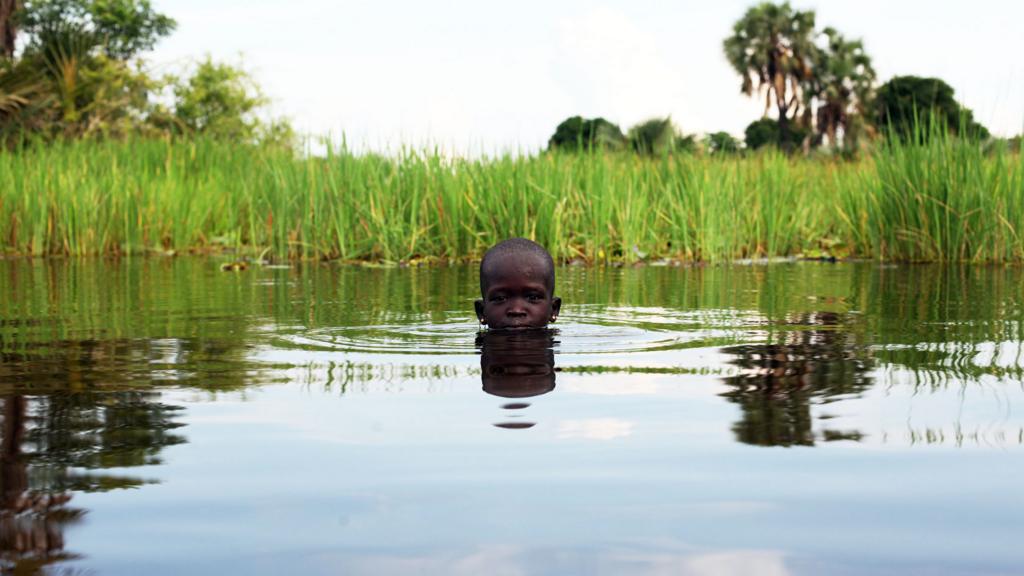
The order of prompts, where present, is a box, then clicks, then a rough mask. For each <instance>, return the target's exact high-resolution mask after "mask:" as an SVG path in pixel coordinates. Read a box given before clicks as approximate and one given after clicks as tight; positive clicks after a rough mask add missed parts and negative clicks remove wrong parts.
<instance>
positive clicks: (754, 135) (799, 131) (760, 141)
mask: <svg viewBox="0 0 1024 576" xmlns="http://www.w3.org/2000/svg"><path fill="white" fill-rule="evenodd" d="M807 135H808V131H807V130H806V129H805V128H800V127H794V126H791V127H790V128H789V130H787V131H786V132H783V131H782V128H781V127H780V126H779V121H778V120H775V119H774V118H761V119H760V120H755V121H753V122H751V123H750V124H748V125H747V128H746V130H744V132H743V141H744V142H745V143H746V145H747V150H757V149H758V148H763V147H765V146H774V147H776V148H778V149H780V150H793V149H796V148H797V147H799V146H800V143H801V142H803V140H804V139H805V138H806V137H807Z"/></svg>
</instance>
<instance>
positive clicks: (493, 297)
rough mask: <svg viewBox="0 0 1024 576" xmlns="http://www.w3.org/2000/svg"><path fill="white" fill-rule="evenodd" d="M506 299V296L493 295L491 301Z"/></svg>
mask: <svg viewBox="0 0 1024 576" xmlns="http://www.w3.org/2000/svg"><path fill="white" fill-rule="evenodd" d="M504 301H505V297H504V296H491V302H496V303H499V304H500V303H501V302H504Z"/></svg>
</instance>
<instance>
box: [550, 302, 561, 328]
mask: <svg viewBox="0 0 1024 576" xmlns="http://www.w3.org/2000/svg"><path fill="white" fill-rule="evenodd" d="M561 309H562V299H561V298H559V297H558V296H555V297H554V298H552V299H551V321H552V322H554V321H555V320H558V312H559V311H560V310H561Z"/></svg>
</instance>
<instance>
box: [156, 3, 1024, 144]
mask: <svg viewBox="0 0 1024 576" xmlns="http://www.w3.org/2000/svg"><path fill="white" fill-rule="evenodd" d="M153 4H154V6H155V7H156V8H157V10H159V11H161V12H164V13H166V14H168V15H170V16H171V17H173V18H175V19H176V20H177V21H178V29H177V30H176V31H175V32H174V33H173V34H172V35H171V36H170V37H168V38H166V39H164V40H162V41H161V42H160V43H159V44H158V45H157V47H156V49H155V50H154V52H153V53H152V54H151V55H150V57H149V60H150V61H151V63H152V64H153V66H154V67H155V69H156V70H157V71H158V72H178V73H180V72H182V71H184V70H187V69H188V66H189V65H191V64H194V63H195V62H196V61H197V60H200V59H202V58H203V57H205V56H206V55H210V56H211V57H212V58H214V59H215V60H223V61H227V62H231V63H235V64H239V63H240V64H242V65H243V66H244V67H245V68H246V69H247V70H249V71H250V72H251V73H252V75H253V76H254V77H255V79H256V81H257V82H258V83H259V85H260V86H261V87H262V88H263V91H264V92H265V93H266V95H267V96H269V97H270V98H271V99H272V104H271V108H270V113H271V114H273V115H276V116H285V117H288V118H289V119H291V121H292V122H293V124H294V125H295V126H296V128H298V129H299V130H300V131H302V132H305V133H311V134H315V135H319V136H324V135H326V136H331V137H332V138H335V139H339V140H340V139H341V138H342V137H344V138H345V140H346V142H347V143H348V144H349V146H350V147H352V148H354V149H372V150H383V149H394V148H397V147H401V146H403V145H407V146H414V147H423V146H437V147H440V148H442V149H445V150H451V151H453V152H461V153H485V154H490V153H503V152H513V153H514V152H531V151H534V150H537V149H540V148H542V147H543V146H545V145H546V143H547V140H548V138H549V137H550V136H551V134H552V133H553V132H554V129H555V127H556V126H557V125H558V123H559V122H561V121H562V120H564V119H565V118H567V117H569V116H573V115H582V116H586V117H593V116H602V117H605V118H607V119H609V120H611V121H613V122H615V123H617V124H619V125H620V126H621V127H622V128H623V130H626V129H628V127H629V126H631V125H633V124H635V123H637V122H641V121H643V120H646V119H648V118H652V117H664V116H667V115H669V116H671V118H672V120H673V122H674V123H675V124H676V125H677V126H678V127H679V128H680V129H681V130H682V131H683V132H685V133H708V132H715V131H719V130H725V131H728V132H731V133H733V134H734V135H737V136H741V135H742V133H743V129H744V128H745V127H746V125H747V124H749V123H750V122H751V121H753V120H755V119H757V118H759V117H760V116H761V114H762V113H763V106H764V105H763V100H762V99H758V98H749V97H747V96H744V95H742V94H740V90H739V89H740V76H739V75H738V74H737V73H736V72H735V71H734V70H733V69H732V68H731V67H730V65H729V64H728V62H727V61H726V60H725V57H724V55H723V53H722V41H723V39H724V38H725V37H726V36H728V35H729V34H730V32H731V28H732V25H733V23H734V22H735V21H736V20H738V19H739V18H740V17H742V15H743V13H744V12H745V11H746V9H747V8H749V7H750V6H751V5H752V4H754V1H753V0H715V1H711V0H705V1H693V0H677V1H674V2H669V1H656V0H630V1H607V2H584V1H579V0H559V1H551V0H548V1H535V0H520V1H518V2H486V1H481V0H475V1H470V0H433V1H431V2H423V1H401V0H372V1H364V0H348V1H343V2H332V1H328V0H290V1H288V2H281V1H280V0H275V1H270V0H155V1H154V2H153ZM792 4H793V5H794V7H796V8H798V9H801V10H806V9H813V10H815V11H816V12H817V23H818V27H819V28H822V27H824V26H832V27H834V28H837V29H838V30H839V31H840V32H842V33H843V34H845V35H846V36H847V37H848V38H861V39H863V41H864V43H865V47H866V49H867V51H868V53H869V54H870V55H871V56H872V58H873V60H874V65H875V69H876V71H877V73H878V77H879V80H880V81H885V80H887V79H889V78H891V77H892V76H894V75H901V74H916V75H920V76H937V77H940V78H942V79H944V80H945V81H946V82H948V83H949V84H950V85H951V86H953V88H954V89H955V91H956V96H957V99H958V100H960V101H961V102H963V103H964V104H965V105H967V106H968V107H969V108H971V109H973V110H974V113H975V117H976V118H977V119H979V120H980V121H981V122H982V123H983V124H985V125H986V126H987V127H988V128H989V129H990V130H992V131H993V133H995V134H996V135H1000V136H1010V135H1014V134H1019V133H1020V132H1021V131H1022V128H1024V58H1022V56H1024V33H1022V32H1021V31H1020V29H1019V23H1020V22H1022V21H1024V2H1020V1H1019V0H973V1H970V2H968V1H965V0H818V1H801V0H794V1H793V2H792Z"/></svg>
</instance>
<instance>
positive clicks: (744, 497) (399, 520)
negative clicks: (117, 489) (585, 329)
mask: <svg viewBox="0 0 1024 576" xmlns="http://www.w3.org/2000/svg"><path fill="white" fill-rule="evenodd" d="M563 376H564V377H565V378H566V380H567V381H568V382H567V383H566V386H565V387H564V388H562V387H560V388H559V389H558V390H556V391H555V392H553V393H552V394H550V395H546V396H543V397H540V398H538V399H534V401H533V403H532V405H531V406H530V407H529V408H528V409H527V410H528V411H533V412H534V413H533V415H532V416H533V417H535V418H536V420H537V421H538V424H537V426H535V427H533V428H530V429H528V430H515V431H509V430H502V429H497V428H494V427H493V426H490V423H491V418H492V417H493V416H494V414H495V413H496V412H497V410H498V408H499V406H498V404H497V400H499V399H496V398H493V397H489V396H487V395H484V394H482V393H481V392H480V391H479V388H478V386H477V384H476V382H475V381H474V380H473V379H471V378H457V379H455V381H453V382H452V383H451V386H450V387H449V388H446V390H445V392H444V393H443V394H438V393H437V392H436V391H431V390H428V389H426V388H425V387H422V386H413V387H410V388H408V389H405V390H404V391H403V392H402V393H400V394H394V393H392V392H385V391H367V392H366V393H361V394H354V395H346V396H338V395H328V394H324V393H322V392H319V391H307V392H306V393H304V394H298V395H297V394H295V391H294V390H293V389H292V387H290V386H287V385H275V386H266V387H262V388H260V389H258V390H250V391H247V392H245V393H244V394H243V393H232V394H228V395H224V396H221V397H220V398H219V399H218V401H217V402H205V401H203V402H200V403H195V401H196V399H197V398H196V397H195V395H194V394H193V393H191V392H187V391H183V392H179V393H173V394H167V395H166V396H167V398H165V401H167V402H171V403H181V404H186V405H188V406H189V410H188V412H187V417H186V418H185V421H186V422H187V424H188V426H187V428H186V429H187V431H188V433H189V437H190V439H191V440H192V443H191V444H189V445H187V446H180V447H174V448H170V449H168V450H167V451H166V457H167V459H168V461H169V462H171V463H172V464H173V465H172V466H169V467H166V468H163V469H161V468H157V469H154V472H158V473H159V474H160V476H161V480H162V482H161V484H159V485H156V486H149V487H146V489H144V490H138V491H135V492H133V493H131V494H99V495H92V494H86V495H81V496H80V497H78V498H77V504H78V505H79V506H86V507H88V508H89V509H91V510H92V511H91V512H90V515H89V524H88V525H87V527H86V528H87V529H76V530H74V531H72V533H71V534H70V538H71V539H73V540H74V542H75V543H76V547H77V548H78V549H81V550H89V552H90V557H91V561H90V562H86V563H85V564H84V565H86V566H88V565H95V566H103V567H104V573H112V574H118V573H121V574H130V573H136V572H137V570H138V569H140V567H142V566H149V565H150V563H151V562H152V559H153V558H159V559H160V564H161V565H162V566H164V568H163V571H162V572H161V570H147V573H168V574H170V573H176V572H180V571H182V570H185V569H186V567H191V566H200V567H204V568H203V571H210V572H217V571H230V572H237V571H242V572H245V573H255V574H272V573H276V572H277V571H279V570H280V569H281V568H282V567H283V566H286V565H292V566H301V567H302V570H300V572H302V573H311V574H316V573H323V574H328V573H338V572H339V571H340V572H342V573H344V572H345V570H342V568H348V569H351V570H356V571H360V570H363V569H366V570H370V569H371V568H374V569H375V570H377V569H379V570H381V571H383V573H388V571H389V570H400V569H402V568H403V567H404V568H410V569H411V568H412V567H414V566H420V567H422V569H423V570H426V573H449V572H450V571H452V570H460V569H462V568H461V567H464V566H473V565H474V564H473V559H485V558H491V559H492V560H494V561H497V559H498V558H504V559H506V560H507V561H508V562H507V563H502V564H501V565H500V566H495V567H494V568H495V571H496V572H498V573H503V571H505V570H510V571H515V570H518V571H520V572H511V573H551V574H556V573H581V572H582V573H586V572H589V571H590V569H595V570H596V569H597V568H598V567H600V568H601V570H598V571H600V572H602V573H604V572H605V571H607V572H608V573H612V574H617V573H621V574H626V573H640V574H645V573H649V574H661V573H666V572H665V571H666V570H669V569H670V568H671V570H676V571H679V570H682V571H683V572H682V573H692V574H738V573H744V572H742V570H743V569H747V568H750V567H751V566H752V565H753V564H751V562H754V561H755V560H762V561H765V562H768V564H766V565H765V568H771V569H772V570H778V571H779V572H778V573H782V574H858V573H893V574H895V573H899V570H898V568H899V567H901V566H902V567H904V568H906V567H915V568H917V569H919V568H921V567H922V566H926V567H931V568H933V569H932V570H925V571H924V572H925V573H935V574H957V573H985V572H986V571H989V572H992V573H996V572H998V569H1006V568H1007V567H1008V566H1012V565H1015V563H1017V562H1019V561H1020V560H1021V557H1020V556H1019V553H1018V552H1015V550H1018V548H1017V547H1016V541H1015V538H1016V532H1015V530H1014V527H1015V526H1017V525H1018V518H1019V517H1020V514H1021V513H1024V509H1022V508H1021V504H1020V501H1019V499H1017V498H1015V497H1013V494H1016V491H1017V475H1016V473H1014V472H1013V471H1012V470H1011V468H1007V464H1008V462H1007V459H1006V458H1007V454H1005V453H1003V452H1002V451H999V450H981V451H979V450H971V451H963V450H957V451H956V452H950V451H949V449H950V447H949V446H947V447H946V448H947V449H946V450H938V451H936V450H924V451H922V450H909V451H908V450H890V449H882V450H877V449H871V446H872V445H873V444H869V443H855V442H847V443H840V444H836V445H834V446H833V447H832V448H831V449H830V450H818V449H816V450H799V449H798V450H792V449H791V450H766V449H763V448H759V447H755V446H748V445H744V444H740V443H737V442H735V441H734V439H733V437H732V434H731V433H730V431H729V429H728V427H726V426H722V425H721V423H722V422H728V421H731V420H732V419H734V418H736V414H735V409H734V408H733V407H732V405H730V404H728V403H726V402H723V401H721V399H719V398H717V397H716V396H715V391H716V389H717V387H718V385H717V384H715V383H713V382H707V381H703V382H702V381H700V380H695V381H693V382H689V383H688V385H686V386H680V387H679V388H681V390H680V393H679V395H678V396H675V395H673V394H672V393H671V392H670V393H669V394H668V395H667V398H662V399H661V401H660V402H658V403H657V405H656V406H653V405H652V403H651V402H650V401H649V396H645V397H638V398H634V397H632V396H629V395H591V394H587V393H586V392H577V390H578V389H579V387H580V385H582V384H583V382H584V381H585V380H586V377H584V376H579V375H573V374H568V375H560V378H562V377H563ZM645 377H646V376H645ZM661 378H664V376H662V377H661ZM628 380H629V377H626V378H625V382H624V386H628V385H629V382H628ZM656 384H663V383H658V382H656ZM541 400H543V401H541ZM954 456H955V458H956V461H957V462H958V463H960V465H958V466H950V458H951V457H954ZM125 525H131V526H133V527H134V528H133V530H131V531H130V532H127V533H126V532H125V531H124V529H123V528H124V526H125ZM968 534H969V535H970V538H966V537H965V536H966V535H968ZM469 543H472V544H469ZM499 552H500V553H502V554H507V556H499V557H495V558H492V557H491V556H489V555H490V554H495V553H499ZM957 566H963V567H969V568H970V569H969V570H967V569H964V570H959V569H957ZM882 568H884V569H882ZM467 569H468V568H467ZM886 570H889V572H886ZM737 571H739V572H737ZM374 573H377V572H376V571H374ZM667 573H676V572H667ZM755 573H761V572H759V571H758V572H755ZM904 573H905V572H904Z"/></svg>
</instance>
